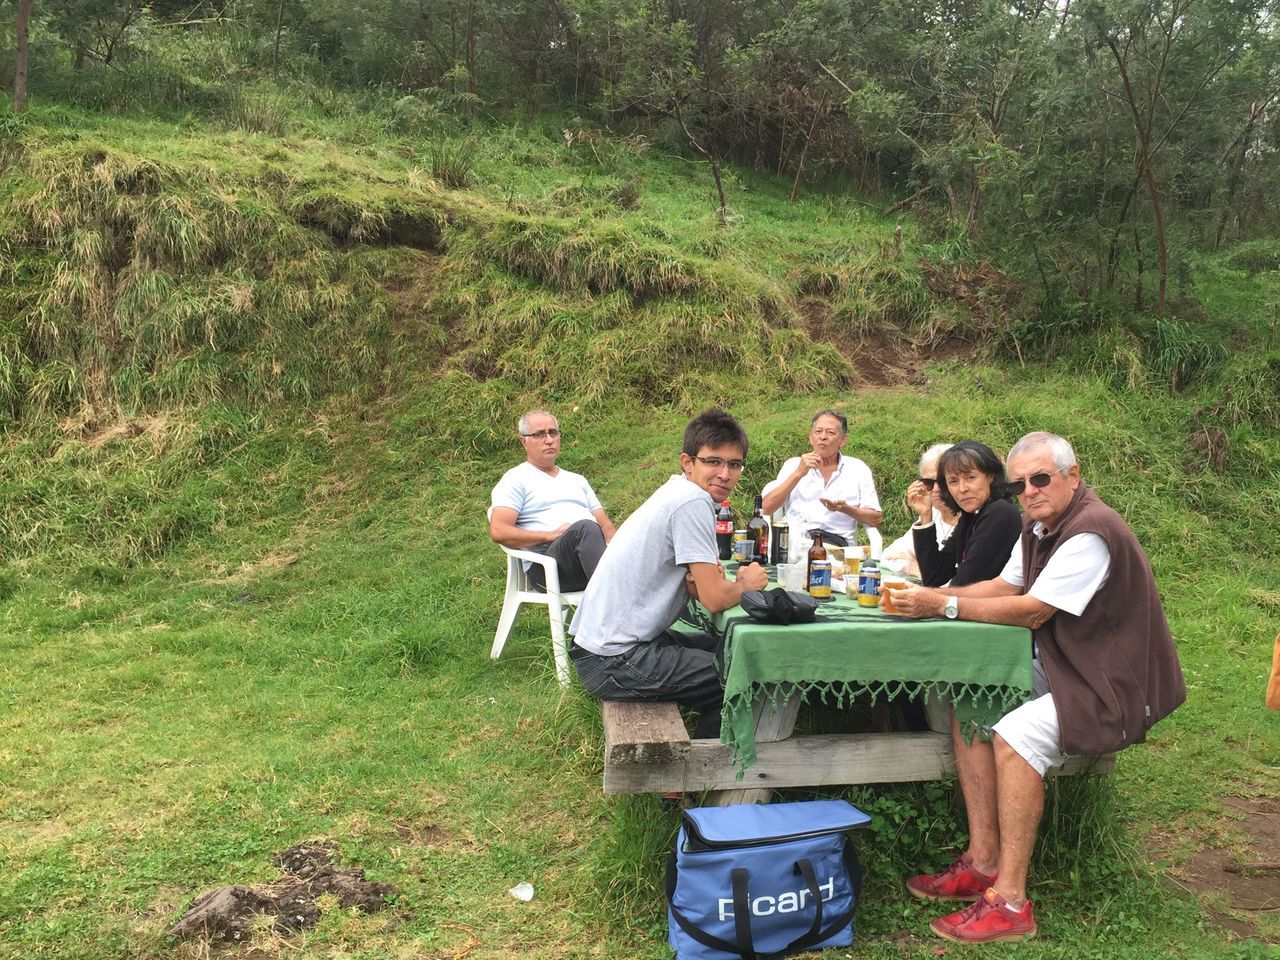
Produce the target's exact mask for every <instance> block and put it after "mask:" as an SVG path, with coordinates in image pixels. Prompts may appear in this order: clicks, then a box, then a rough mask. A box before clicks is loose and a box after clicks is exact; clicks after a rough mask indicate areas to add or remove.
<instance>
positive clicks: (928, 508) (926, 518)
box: [907, 480, 933, 524]
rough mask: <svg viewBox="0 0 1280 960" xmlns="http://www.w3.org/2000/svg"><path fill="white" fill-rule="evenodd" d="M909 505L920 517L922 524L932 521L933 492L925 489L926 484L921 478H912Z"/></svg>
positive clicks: (908, 490) (909, 489)
mask: <svg viewBox="0 0 1280 960" xmlns="http://www.w3.org/2000/svg"><path fill="white" fill-rule="evenodd" d="M907 506H908V507H909V508H910V509H911V512H912V513H914V514H915V515H916V516H917V517H919V518H920V523H921V524H927V523H929V522H931V521H932V519H933V494H932V493H930V492H929V491H928V490H927V489H925V485H924V484H923V483H921V482H920V481H919V480H912V481H911V486H909V487H907Z"/></svg>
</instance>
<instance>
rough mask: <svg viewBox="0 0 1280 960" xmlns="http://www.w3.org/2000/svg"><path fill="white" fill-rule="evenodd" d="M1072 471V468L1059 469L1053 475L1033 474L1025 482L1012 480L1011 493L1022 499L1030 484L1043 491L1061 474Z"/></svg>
mask: <svg viewBox="0 0 1280 960" xmlns="http://www.w3.org/2000/svg"><path fill="white" fill-rule="evenodd" d="M1070 469H1071V468H1070V467H1059V468H1058V469H1057V470H1055V471H1053V473H1033V474H1032V475H1031V476H1029V477H1027V478H1026V479H1025V480H1010V481H1009V492H1010V493H1011V494H1013V495H1014V496H1015V497H1020V496H1022V494H1023V492H1024V491H1025V490H1026V489H1027V484H1028V483H1029V484H1031V485H1032V486H1033V487H1035V488H1036V489H1037V490H1043V489H1044V488H1045V487H1047V486H1048V485H1049V484H1050V483H1052V482H1053V478H1054V477H1055V476H1057V475H1058V474H1060V473H1066V472H1067V471H1068V470H1070Z"/></svg>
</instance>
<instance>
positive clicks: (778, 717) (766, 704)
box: [704, 684, 804, 807]
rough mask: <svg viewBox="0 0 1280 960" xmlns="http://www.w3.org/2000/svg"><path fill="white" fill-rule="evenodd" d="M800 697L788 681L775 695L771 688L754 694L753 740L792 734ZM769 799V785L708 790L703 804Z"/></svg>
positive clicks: (763, 740) (766, 801)
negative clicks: (754, 721)
mask: <svg viewBox="0 0 1280 960" xmlns="http://www.w3.org/2000/svg"><path fill="white" fill-rule="evenodd" d="M803 699H804V698H803V697H802V696H800V695H799V693H797V692H796V689H795V687H793V686H791V685H789V684H787V685H781V686H779V687H778V689H777V694H776V696H774V695H773V694H772V691H766V692H764V693H760V694H757V695H756V701H755V704H754V706H753V708H752V709H753V711H754V713H755V720H756V743H776V742H777V741H779V740H785V739H787V737H789V736H791V732H792V731H793V730H794V729H795V727H796V716H797V715H798V714H799V713H800V703H801V701H802V700H803ZM772 799H773V790H772V788H770V787H751V788H748V789H743V790H712V791H711V792H709V793H708V794H707V797H706V801H705V804H704V805H705V806H708V807H728V806H731V805H732V804H735V803H768V802H769V801H770V800H772Z"/></svg>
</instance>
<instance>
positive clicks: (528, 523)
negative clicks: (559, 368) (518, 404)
mask: <svg viewBox="0 0 1280 960" xmlns="http://www.w3.org/2000/svg"><path fill="white" fill-rule="evenodd" d="M518 429H519V431H520V445H521V446H522V447H524V452H525V462H524V463H522V464H520V465H519V466H516V467H512V468H511V469H510V470H508V471H507V472H506V473H504V474H503V475H502V479H501V480H499V481H498V483H497V485H496V486H495V487H494V488H493V496H492V508H491V509H490V511H489V536H490V538H492V540H493V541H494V542H495V543H500V544H502V545H503V546H504V547H510V548H512V549H513V550H533V551H536V552H538V553H545V554H546V555H547V556H549V557H554V558H555V561H556V569H557V572H558V573H559V576H560V589H561V590H563V591H566V592H568V591H573V590H582V589H584V588H585V587H586V585H587V581H589V580H590V579H591V575H592V574H593V573H595V570H596V565H597V564H599V563H600V557H601V555H602V554H603V553H604V548H605V545H606V544H607V543H608V542H609V541H610V540H611V539H613V532H614V527H613V522H612V521H611V520H610V519H609V517H608V515H607V514H606V513H605V512H604V507H602V506H601V505H600V499H599V497H597V496H596V492H595V491H594V490H592V489H591V484H589V483H587V478H586V477H584V476H582V474H580V473H574V472H573V471H572V470H564V469H561V468H560V467H557V466H556V458H557V457H559V456H560V424H559V422H558V421H557V420H556V418H555V417H553V416H552V415H551V414H549V413H547V411H545V410H530V411H529V412H528V413H526V414H524V415H523V416H522V417H521V418H520V421H519V424H518ZM525 569H527V570H528V571H529V579H530V580H532V581H533V582H534V584H536V585H537V586H539V587H545V586H546V583H545V582H544V575H543V568H542V567H541V566H540V565H539V564H536V563H526V564H525Z"/></svg>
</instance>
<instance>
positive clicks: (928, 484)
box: [919, 477, 938, 490]
mask: <svg viewBox="0 0 1280 960" xmlns="http://www.w3.org/2000/svg"><path fill="white" fill-rule="evenodd" d="M919 480H920V482H921V483H923V484H924V488H925V489H926V490H932V489H933V488H934V487H936V486H937V485H938V481H937V480H935V479H934V478H933V477H920V478H919Z"/></svg>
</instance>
